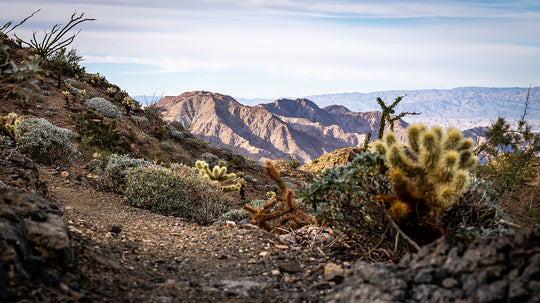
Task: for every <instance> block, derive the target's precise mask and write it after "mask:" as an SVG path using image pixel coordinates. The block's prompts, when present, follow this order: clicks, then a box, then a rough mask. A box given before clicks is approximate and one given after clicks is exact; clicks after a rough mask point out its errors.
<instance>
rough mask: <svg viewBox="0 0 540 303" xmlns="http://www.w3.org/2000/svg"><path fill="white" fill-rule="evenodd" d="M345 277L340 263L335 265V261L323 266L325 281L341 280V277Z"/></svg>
mask: <svg viewBox="0 0 540 303" xmlns="http://www.w3.org/2000/svg"><path fill="white" fill-rule="evenodd" d="M344 277H345V274H344V271H343V267H341V265H337V264H335V263H332V262H330V263H327V264H326V265H325V266H324V279H325V280H326V281H336V282H339V281H343V278H344Z"/></svg>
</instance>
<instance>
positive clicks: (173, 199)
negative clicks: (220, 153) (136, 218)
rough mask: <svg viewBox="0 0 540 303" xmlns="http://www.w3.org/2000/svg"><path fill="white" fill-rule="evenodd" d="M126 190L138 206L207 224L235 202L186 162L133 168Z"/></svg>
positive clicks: (132, 201) (127, 175) (128, 176)
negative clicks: (185, 163)
mask: <svg viewBox="0 0 540 303" xmlns="http://www.w3.org/2000/svg"><path fill="white" fill-rule="evenodd" d="M123 193H124V195H125V196H126V197H128V198H129V199H130V201H131V204H132V205H133V206H135V207H140V208H143V209H149V210H151V211H152V212H155V213H159V214H163V215H169V216H178V217H182V218H185V219H187V220H192V221H195V222H197V223H199V224H203V225H207V224H211V223H212V222H214V221H216V220H217V218H218V217H219V216H220V215H221V214H223V213H225V212H226V211H227V210H229V209H230V208H231V206H232V205H233V201H232V200H231V199H230V198H229V197H227V196H226V195H225V194H224V192H223V190H222V189H221V187H220V186H219V185H217V184H215V183H214V182H212V181H210V180H206V179H204V178H201V177H200V176H199V174H198V171H197V170H196V169H195V168H192V167H188V166H185V165H183V164H171V165H170V167H169V168H167V167H163V166H160V165H155V164H152V165H149V166H140V167H134V168H130V169H128V170H127V171H126V188H125V190H124V192H123Z"/></svg>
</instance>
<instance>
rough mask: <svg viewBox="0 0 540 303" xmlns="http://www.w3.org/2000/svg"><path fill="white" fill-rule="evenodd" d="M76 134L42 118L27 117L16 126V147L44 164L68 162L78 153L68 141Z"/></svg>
mask: <svg viewBox="0 0 540 303" xmlns="http://www.w3.org/2000/svg"><path fill="white" fill-rule="evenodd" d="M76 135H77V134H76V133H74V132H72V131H71V130H68V129H65V128H60V127H57V126H54V125H52V124H51V123H50V122H49V121H47V120H45V119H43V118H28V119H24V120H22V121H21V122H20V123H19V125H18V126H17V138H18V139H17V149H19V150H20V151H22V152H24V153H27V154H29V155H30V156H31V157H32V158H33V159H35V160H37V161H39V162H41V163H44V164H68V163H69V162H71V161H72V160H73V159H74V158H75V157H77V156H78V155H79V152H78V151H77V149H76V148H75V146H73V144H72V143H71V142H70V141H69V137H75V136H76Z"/></svg>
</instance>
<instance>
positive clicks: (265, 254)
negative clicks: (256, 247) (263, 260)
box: [259, 251, 269, 257]
mask: <svg viewBox="0 0 540 303" xmlns="http://www.w3.org/2000/svg"><path fill="white" fill-rule="evenodd" d="M268 254H269V252H267V251H261V252H260V253H259V256H261V257H266V256H268Z"/></svg>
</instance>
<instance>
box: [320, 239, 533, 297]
mask: <svg viewBox="0 0 540 303" xmlns="http://www.w3.org/2000/svg"><path fill="white" fill-rule="evenodd" d="M538 298H540V228H536V229H530V230H525V231H522V232H520V233H518V234H517V235H515V236H504V237H497V238H486V239H481V240H478V241H475V242H473V243H471V244H470V245H466V244H463V243H456V242H453V241H450V240H448V239H440V240H438V241H436V242H434V243H432V244H431V245H428V246H426V247H423V248H422V249H421V250H420V251H419V252H418V253H416V254H412V255H407V256H406V257H404V258H403V259H402V260H401V261H400V262H399V263H398V264H397V265H391V264H369V263H364V262H360V263H358V264H356V265H355V267H354V269H353V271H352V272H351V275H350V276H348V277H347V278H346V279H345V281H344V282H343V284H342V285H340V286H339V288H338V290H337V291H336V292H335V293H333V294H332V295H330V296H329V297H328V298H327V300H325V301H326V302H538V301H537V300H538Z"/></svg>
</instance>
